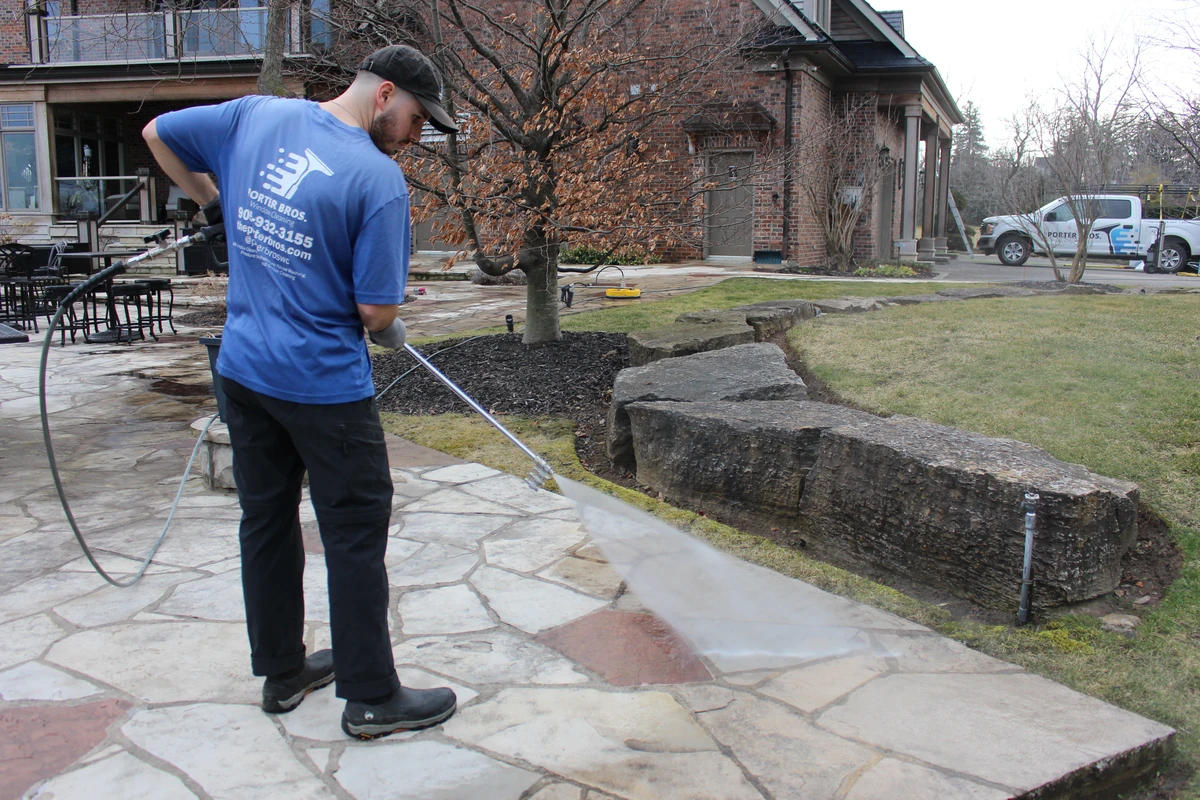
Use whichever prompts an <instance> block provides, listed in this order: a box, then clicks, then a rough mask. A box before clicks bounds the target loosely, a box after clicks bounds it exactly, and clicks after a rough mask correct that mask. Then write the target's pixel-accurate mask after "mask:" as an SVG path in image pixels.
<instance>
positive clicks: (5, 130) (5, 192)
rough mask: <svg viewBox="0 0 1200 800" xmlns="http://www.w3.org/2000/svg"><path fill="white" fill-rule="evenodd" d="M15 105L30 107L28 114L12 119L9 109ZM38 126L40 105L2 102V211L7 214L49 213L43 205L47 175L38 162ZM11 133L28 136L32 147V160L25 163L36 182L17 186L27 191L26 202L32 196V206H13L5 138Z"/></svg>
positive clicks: (0, 192)
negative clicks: (43, 188) (43, 192)
mask: <svg viewBox="0 0 1200 800" xmlns="http://www.w3.org/2000/svg"><path fill="white" fill-rule="evenodd" d="M16 108H22V109H28V111H27V113H22V115H21V117H20V118H19V119H17V120H11V119H10V117H9V114H10V109H16ZM37 128H38V125H37V106H36V104H35V103H0V211H3V212H4V213H6V214H11V213H14V212H18V213H32V214H42V213H46V211H45V209H43V208H42V207H41V204H42V181H43V179H44V176H43V175H41V174H40V173H41V169H40V166H39V164H38V161H39V159H38V138H37V134H38V130H37ZM10 134H11V135H14V136H15V135H20V136H28V137H29V138H30V145H31V148H32V149H31V160H30V161H29V162H28V163H27V164H26V168H27V169H31V170H32V173H33V176H32V180H33V183H32V185H30V184H22V185H21V186H20V187H18V188H19V189H20V190H23V191H24V192H25V193H26V202H27V203H28V201H29V199H30V197H31V196H32V199H33V206H32V207H30V206H28V205H24V206H21V207H19V208H14V207H13V205H12V203H11V195H10V192H11V191H13V187H11V186H10V185H9V181H8V177H9V175H8V164H7V159H8V148H7V145H6V141H7V139H8V136H9V135H10ZM31 186H32V190H33V193H32V195H30V194H29V191H30V187H31Z"/></svg>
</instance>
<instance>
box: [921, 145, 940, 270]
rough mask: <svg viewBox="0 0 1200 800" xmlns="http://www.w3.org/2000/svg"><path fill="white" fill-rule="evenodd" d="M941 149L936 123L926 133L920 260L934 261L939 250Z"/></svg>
mask: <svg viewBox="0 0 1200 800" xmlns="http://www.w3.org/2000/svg"><path fill="white" fill-rule="evenodd" d="M939 149H940V148H939V147H938V129H937V126H936V125H934V126H933V127H932V129H931V130H930V131H929V133H927V134H925V203H924V206H925V207H924V213H923V214H922V217H921V240H920V241H919V242H917V260H918V261H933V257H934V254H935V253H936V252H937V248H936V246H935V239H934V237H935V236H936V234H935V233H934V229H935V222H934V219H933V212H934V209H936V208H937V197H938V187H937V163H938V151H939Z"/></svg>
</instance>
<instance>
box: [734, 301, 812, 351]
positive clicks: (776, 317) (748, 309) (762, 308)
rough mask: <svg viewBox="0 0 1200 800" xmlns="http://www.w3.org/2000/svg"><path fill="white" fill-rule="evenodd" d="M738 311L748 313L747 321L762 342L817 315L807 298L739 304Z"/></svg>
mask: <svg viewBox="0 0 1200 800" xmlns="http://www.w3.org/2000/svg"><path fill="white" fill-rule="evenodd" d="M737 310H738V311H741V312H744V313H745V315H746V323H747V324H748V325H750V326H751V327H752V328H754V335H755V338H757V340H758V341H760V342H765V341H767V340H769V339H771V338H772V337H774V336H777V335H779V334H781V333H784V332H786V331H788V330H790V329H791V328H793V327H795V326H796V325H799V324H800V323H801V322H803V321H804V320H806V319H812V318H813V317H814V316H816V313H817V312H816V309H815V308H814V307H813V304H812V303H810V302H809V301H807V300H768V301H766V302H764V303H754V304H753V305H748V306H739V307H738V308H737Z"/></svg>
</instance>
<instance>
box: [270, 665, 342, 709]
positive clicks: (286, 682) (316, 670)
mask: <svg viewBox="0 0 1200 800" xmlns="http://www.w3.org/2000/svg"><path fill="white" fill-rule="evenodd" d="M332 681H333V651H332V650H318V651H317V652H315V653H313V654H312V655H311V656H308V657H307V658H305V659H304V666H303V667H301V669H300V672H299V673H298V674H296V675H293V676H292V677H290V678H280V677H274V678H267V679H266V680H265V681H263V701H262V710H263V711H265V712H267V713H268V714H286V713H287V712H289V711H291V710H292V709H293V708H295V707H296V706H298V705H300V701H301V700H303V699H304V695H306V694H308V693H309V692H311V691H313V690H315V689H320V688H321V687H322V686H326V685H328V684H329V683H331V682H332Z"/></svg>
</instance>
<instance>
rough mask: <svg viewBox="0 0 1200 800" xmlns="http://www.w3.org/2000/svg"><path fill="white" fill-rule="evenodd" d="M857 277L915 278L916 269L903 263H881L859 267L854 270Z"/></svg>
mask: <svg viewBox="0 0 1200 800" xmlns="http://www.w3.org/2000/svg"><path fill="white" fill-rule="evenodd" d="M854 277H856V278H915V277H917V273H916V270H914V269H913V268H912V267H906V266H904V265H903V264H880V265H879V266H877V267H872V268H868V267H859V268H858V269H857V270H855V271H854Z"/></svg>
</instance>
